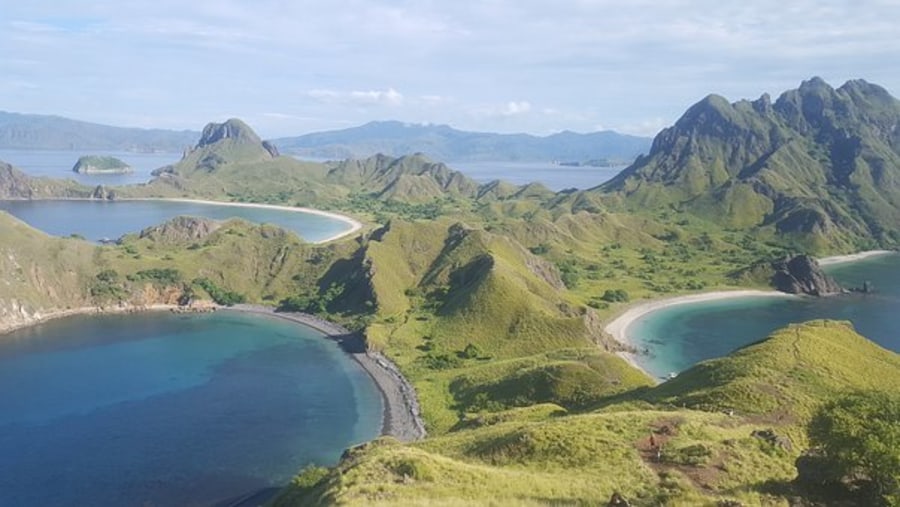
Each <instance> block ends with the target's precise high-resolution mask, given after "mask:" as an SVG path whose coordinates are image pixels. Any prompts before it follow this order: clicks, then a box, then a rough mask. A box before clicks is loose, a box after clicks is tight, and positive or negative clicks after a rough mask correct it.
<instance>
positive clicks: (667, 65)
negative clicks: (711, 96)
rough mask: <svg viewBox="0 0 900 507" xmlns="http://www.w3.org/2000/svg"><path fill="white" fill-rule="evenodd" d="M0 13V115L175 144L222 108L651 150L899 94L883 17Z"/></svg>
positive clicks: (363, 9) (198, 10) (229, 10)
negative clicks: (763, 115)
mask: <svg viewBox="0 0 900 507" xmlns="http://www.w3.org/2000/svg"><path fill="white" fill-rule="evenodd" d="M0 12H3V15H2V16H0V67H2V68H3V69H4V72H5V74H4V81H8V82H14V83H30V84H33V85H34V87H33V88H27V89H26V88H24V87H23V86H22V85H19V86H18V87H17V90H19V91H18V92H17V93H6V94H0V109H7V110H18V111H24V112H43V113H62V112H65V113H67V114H71V115H75V116H77V117H80V118H83V119H89V120H90V119H95V120H100V119H104V118H103V117H102V115H114V116H116V117H121V118H139V117H146V116H147V112H148V111H149V112H150V114H152V115H158V117H159V118H173V119H181V118H190V119H191V120H190V122H189V124H187V125H171V126H173V127H176V128H196V126H197V125H203V124H204V123H205V122H207V121H209V120H210V119H211V118H218V117H220V116H221V115H222V114H223V108H228V109H229V110H235V111H244V112H246V113H245V114H246V116H247V117H248V118H250V117H255V118H257V119H259V120H260V121H262V122H270V123H269V124H270V125H272V126H273V129H276V128H277V129H287V128H300V127H292V126H289V125H288V124H289V121H288V120H287V119H279V118H277V117H274V116H265V112H267V111H269V112H271V111H287V112H289V113H296V115H297V116H300V117H303V118H304V119H303V120H302V123H301V120H297V123H296V125H302V128H304V129H307V130H314V129H315V128H316V125H317V124H318V125H320V126H321V127H323V128H325V127H330V126H333V125H334V124H335V122H337V121H346V122H348V123H350V124H360V123H364V122H366V121H370V120H374V119H400V120H403V121H415V122H435V123H450V124H453V125H454V126H457V127H459V128H468V129H478V130H504V131H512V130H521V131H529V132H546V131H549V130H562V129H569V130H577V131H585V130H592V129H593V128H594V127H595V126H596V125H598V124H600V123H602V124H603V125H605V126H611V125H617V126H620V128H621V129H627V130H628V131H630V132H633V133H642V134H646V133H651V131H653V130H658V127H660V126H664V125H666V124H670V123H672V122H674V121H675V120H676V119H677V117H678V116H679V115H680V114H681V113H682V112H683V111H684V110H685V109H686V108H687V107H689V106H690V105H691V104H692V103H693V102H695V101H697V100H699V99H700V98H702V97H703V96H704V95H706V94H708V93H711V92H715V93H719V94H722V95H725V96H726V97H728V98H729V99H731V100H737V99H740V98H745V97H746V98H755V97H758V96H759V95H760V94H761V93H763V92H769V93H771V94H772V95H777V94H778V93H779V92H781V91H782V90H784V89H787V88H792V87H796V86H797V85H798V84H799V82H800V81H801V80H803V79H806V78H809V77H810V76H812V75H820V76H822V77H823V78H825V79H826V80H828V81H829V82H831V84H833V85H840V84H841V83H842V82H843V81H844V80H846V79H850V78H864V79H867V80H869V81H871V82H875V83H878V84H881V85H882V86H885V87H886V88H887V89H888V90H890V91H891V92H893V93H895V94H897V93H898V92H900V67H898V66H896V65H887V64H886V63H885V62H891V61H894V60H895V59H896V57H895V55H896V54H900V37H896V35H895V33H896V27H895V25H896V20H897V19H900V3H898V2H897V1H895V0H857V1H856V2H838V1H826V2H822V1H821V0H795V1H792V2H784V1H783V0H757V1H754V2H721V1H720V0H628V1H626V0H620V1H613V0H559V1H558V2H553V3H548V2H546V1H544V0H490V1H487V2H484V1H476V0H460V1H458V2H438V1H434V0H428V1H424V2H423V1H415V0H344V1H342V2H325V1H324V0H308V1H305V2H285V1H283V0H254V1H251V0H193V1H191V2H187V3H185V2H182V1H180V0H152V1H151V0H130V1H129V2H128V8H127V9H123V8H122V4H121V2H114V1H112V0H95V1H92V2H83V1H78V0H54V1H53V2H14V1H12V0H0ZM12 55H14V56H12ZM13 58H15V61H13ZM31 62H34V63H31ZM375 76H379V77H380V76H390V81H389V82H388V83H385V82H383V81H376V80H374V77H375ZM361 83H365V86H362V85H361ZM388 84H389V85H390V87H388V86H387V85H388ZM3 88H4V89H6V90H9V89H10V85H9V84H6V85H4V86H3ZM127 90H142V91H144V90H149V91H153V92H152V93H151V92H149V91H148V92H146V93H143V92H142V93H141V94H140V99H139V100H135V99H134V98H132V99H131V100H129V99H128V95H129V93H128V92H127ZM297 90H308V91H306V92H300V93H299V94H298V92H297ZM400 90H402V93H401V92H400ZM131 95H132V96H134V93H131ZM510 98H512V99H513V100H510ZM523 98H527V100H524V99H523ZM306 117H309V119H306ZM313 118H316V120H314V119H313ZM648 119H652V120H648ZM292 125H293V124H292ZM259 128H260V129H264V128H265V126H259ZM614 128H615V127H614ZM282 133H283V134H286V135H287V134H292V133H293V132H276V133H275V134H282Z"/></svg>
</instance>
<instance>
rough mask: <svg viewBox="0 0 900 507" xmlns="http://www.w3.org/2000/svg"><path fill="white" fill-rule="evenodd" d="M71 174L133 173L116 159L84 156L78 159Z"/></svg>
mask: <svg viewBox="0 0 900 507" xmlns="http://www.w3.org/2000/svg"><path fill="white" fill-rule="evenodd" d="M72 172H76V173H78V174H128V173H132V172H134V169H132V168H131V166H129V165H128V164H126V163H125V162H123V161H121V160H119V159H117V158H116V157H110V156H102V155H85V156H83V157H81V158H79V159H78V162H76V163H75V166H73V167H72Z"/></svg>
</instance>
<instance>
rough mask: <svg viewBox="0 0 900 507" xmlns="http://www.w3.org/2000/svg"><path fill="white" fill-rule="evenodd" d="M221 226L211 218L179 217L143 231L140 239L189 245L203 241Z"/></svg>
mask: <svg viewBox="0 0 900 507" xmlns="http://www.w3.org/2000/svg"><path fill="white" fill-rule="evenodd" d="M221 226H222V223H221V222H218V221H216V220H211V219H209V218H198V217H186V216H178V217H175V218H173V219H171V220H169V221H168V222H165V223H163V224H160V225H154V226H152V227H148V228H146V229H144V230H142V231H141V232H140V238H141V239H144V238H150V239H151V240H153V241H158V242H162V243H187V242H191V241H199V240H202V239H204V238H206V237H207V236H209V235H210V234H212V233H213V232H215V231H216V230H217V229H218V228H219V227H221Z"/></svg>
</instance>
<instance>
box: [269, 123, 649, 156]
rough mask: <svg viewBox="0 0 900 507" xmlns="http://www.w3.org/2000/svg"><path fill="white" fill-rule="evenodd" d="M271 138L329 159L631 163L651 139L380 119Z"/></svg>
mask: <svg viewBox="0 0 900 507" xmlns="http://www.w3.org/2000/svg"><path fill="white" fill-rule="evenodd" d="M273 142H274V143H275V144H276V145H277V146H278V148H279V149H280V150H281V151H282V152H285V153H291V154H294V155H305V156H309V157H318V158H331V159H346V158H365V157H369V156H371V155H375V154H377V153H381V154H384V155H389V156H393V157H399V156H403V155H408V154H412V153H423V154H425V155H427V156H428V157H429V158H431V159H434V160H440V161H444V162H446V161H453V162H472V161H479V160H483V161H488V160H490V161H501V160H502V161H551V160H556V161H561V162H587V161H598V160H606V161H608V162H609V163H610V164H611V165H612V164H617V163H629V162H631V161H632V160H634V159H635V158H636V157H637V156H638V155H640V154H642V153H646V152H647V150H648V149H649V148H650V142H651V139H650V138H645V137H636V136H629V135H624V134H619V133H616V132H612V131H603V132H593V133H590V134H578V133H575V132H568V131H566V132H560V133H558V134H553V135H550V136H546V137H539V136H533V135H529V134H493V133H486V132H466V131H462V130H456V129H454V128H452V127H449V126H447V125H415V124H409V123H402V122H398V121H377V122H370V123H367V124H365V125H362V126H359V127H353V128H348V129H343V130H334V131H329V132H317V133H312V134H306V135H303V136H299V137H284V138H280V139H275V140H273Z"/></svg>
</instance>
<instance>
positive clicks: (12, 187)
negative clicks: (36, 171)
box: [0, 162, 34, 199]
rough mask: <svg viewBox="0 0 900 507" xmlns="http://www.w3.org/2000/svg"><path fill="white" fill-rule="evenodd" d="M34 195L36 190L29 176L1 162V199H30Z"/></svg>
mask: <svg viewBox="0 0 900 507" xmlns="http://www.w3.org/2000/svg"><path fill="white" fill-rule="evenodd" d="M33 195H34V190H33V189H32V188H31V182H30V179H29V178H28V176H26V175H25V173H23V172H21V171H19V170H18V169H16V168H14V167H13V166H11V165H9V164H7V163H5V162H0V197H2V198H14V199H16V198H25V199H29V198H31V197H32V196H33Z"/></svg>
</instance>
